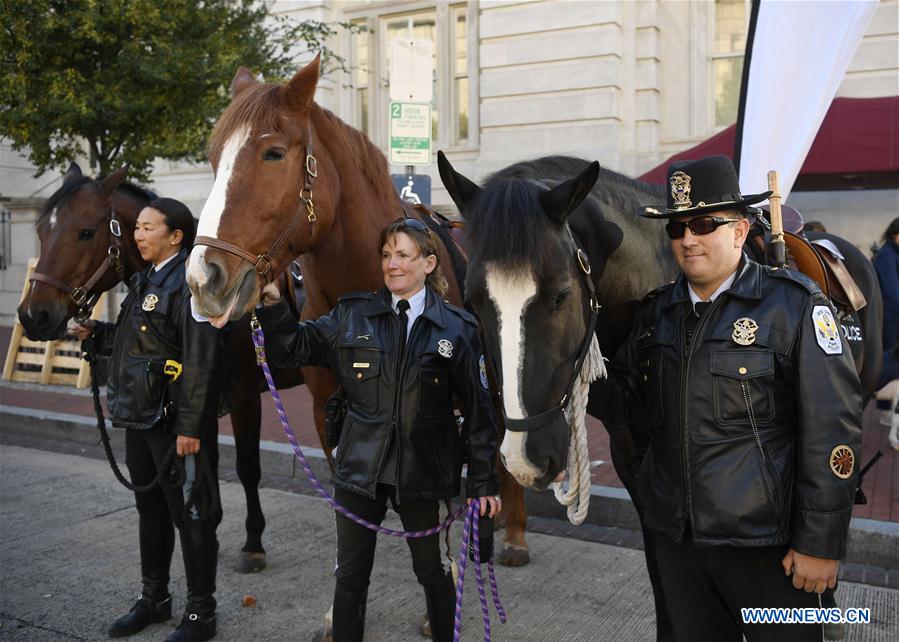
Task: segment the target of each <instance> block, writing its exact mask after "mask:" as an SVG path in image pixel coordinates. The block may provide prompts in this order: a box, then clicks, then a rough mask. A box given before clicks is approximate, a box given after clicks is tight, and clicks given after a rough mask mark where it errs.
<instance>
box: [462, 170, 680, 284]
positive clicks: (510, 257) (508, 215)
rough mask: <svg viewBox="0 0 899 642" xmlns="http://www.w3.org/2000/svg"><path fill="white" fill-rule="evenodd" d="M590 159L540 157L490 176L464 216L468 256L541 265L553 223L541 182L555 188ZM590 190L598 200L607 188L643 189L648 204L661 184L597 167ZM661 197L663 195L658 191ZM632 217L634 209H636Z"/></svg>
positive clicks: (511, 264) (547, 254) (518, 264)
mask: <svg viewBox="0 0 899 642" xmlns="http://www.w3.org/2000/svg"><path fill="white" fill-rule="evenodd" d="M589 164H590V163H589V162H588V161H586V160H584V159H581V158H574V157H571V156H544V157H542V158H537V159H533V160H528V161H523V162H520V163H516V164H514V165H510V166H509V167H506V168H504V169H501V170H499V171H497V172H495V173H494V174H492V175H490V176H489V177H488V178H487V180H486V181H485V182H484V185H483V187H482V189H481V193H480V195H479V196H478V197H477V201H476V203H475V204H474V207H475V215H474V216H467V217H466V223H467V225H468V226H469V228H470V230H469V232H468V234H467V236H468V238H469V241H470V243H471V254H472V257H478V258H479V259H480V260H481V261H492V262H496V263H499V264H500V265H502V266H504V267H506V268H508V269H512V270H522V269H526V268H527V267H528V266H531V265H537V266H542V265H545V264H546V262H547V261H549V259H550V258H551V256H552V247H551V246H550V245H549V244H548V243H547V236H546V229H547V226H549V225H552V222H551V221H550V219H549V218H547V216H546V215H545V214H544V213H543V208H542V207H541V205H540V201H539V194H540V191H541V190H540V189H538V188H539V187H540V185H542V184H545V185H547V186H549V187H554V186H555V185H556V184H558V183H561V182H563V181H565V180H568V179H569V178H573V177H575V176H577V175H578V174H580V173H581V172H583V171H584V170H585V169H587V166H588V165H589ZM599 172H600V173H599V179H598V180H597V181H596V185H595V186H594V187H593V190H592V192H591V194H592V196H593V197H594V198H595V199H597V200H598V201H599V202H601V203H602V202H607V201H608V200H609V196H608V192H609V189H608V188H609V187H623V188H626V189H627V190H629V191H632V192H633V191H637V192H639V193H641V194H645V196H646V198H647V201H646V202H647V204H648V203H651V202H653V200H657V199H659V198H660V194H661V193H662V192H661V191H660V189H659V188H657V187H655V186H652V185H647V184H645V183H641V182H640V181H637V180H634V179H632V178H629V177H627V176H624V175H623V174H619V173H618V172H614V171H612V170H608V169H604V168H600V170H599ZM661 198H664V197H663V196H661ZM634 216H636V214H634Z"/></svg>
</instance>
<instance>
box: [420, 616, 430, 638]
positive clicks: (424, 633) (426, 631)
mask: <svg viewBox="0 0 899 642" xmlns="http://www.w3.org/2000/svg"><path fill="white" fill-rule="evenodd" d="M418 632H419V633H421V637H423V638H429V637H431V620H429V619H428V618H427V617H426V618H425V621H424V622H422V623H421V626H420V627H418Z"/></svg>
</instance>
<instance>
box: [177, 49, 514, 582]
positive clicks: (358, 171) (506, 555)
mask: <svg viewBox="0 0 899 642" xmlns="http://www.w3.org/2000/svg"><path fill="white" fill-rule="evenodd" d="M318 78H319V59H318V58H316V59H315V60H313V61H312V62H311V63H310V64H309V65H307V66H306V67H304V68H302V69H300V70H299V71H298V72H297V73H296V75H295V76H294V77H293V78H292V79H291V80H290V81H289V82H288V83H286V84H283V85H282V84H273V83H260V82H257V81H256V79H255V78H254V77H253V75H252V74H251V73H250V72H249V71H248V70H246V69H244V68H240V69H239V70H238V71H237V74H236V75H235V77H234V79H233V81H232V83H231V95H232V100H231V104H230V105H229V106H228V108H227V109H226V110H225V111H224V113H223V114H222V116H221V117H220V118H219V121H218V122H217V123H216V126H215V129H214V131H213V134H212V137H211V139H210V143H209V159H210V161H211V163H212V166H213V169H214V170H215V183H214V184H213V187H212V191H211V193H210V195H209V198H208V200H207V201H206V205H205V206H204V208H203V212H202V214H201V216H200V224H199V227H198V230H197V233H198V237H197V242H196V244H195V246H194V249H193V251H192V252H191V255H190V258H189V260H188V264H187V282H188V285H189V286H190V288H191V291H192V292H193V295H194V301H195V302H196V304H197V308H198V310H199V311H200V312H201V313H202V314H204V315H206V316H207V317H209V318H210V320H211V321H212V322H213V323H219V324H221V323H224V322H226V321H227V320H228V319H235V318H238V317H240V316H242V315H244V314H246V313H247V312H250V311H251V310H253V309H254V307H255V306H256V304H257V302H258V301H259V296H260V291H261V289H262V288H263V287H264V286H265V285H266V284H267V283H268V282H269V281H270V280H271V279H272V277H273V275H276V274H279V273H281V272H282V271H284V269H285V268H286V267H287V265H288V264H289V263H290V261H291V260H293V259H294V258H295V257H297V256H299V257H300V259H299V261H300V263H301V265H302V269H303V276H304V279H305V286H306V304H305V305H304V307H303V312H302V319H314V318H316V317H318V316H321V315H322V314H325V313H326V312H328V311H330V310H331V309H332V308H333V307H334V306H335V305H336V303H337V300H338V297H340V296H341V295H342V294H343V293H345V292H348V291H353V290H356V291H360V290H361V291H371V290H375V289H378V288H380V287H382V286H383V285H384V282H383V279H382V276H381V267H380V255H379V252H378V248H377V247H376V246H377V241H378V237H379V234H380V232H381V230H382V229H383V228H384V227H385V226H386V225H387V224H388V223H390V222H391V221H393V220H395V219H396V218H398V217H400V216H403V214H404V210H403V206H402V204H401V202H400V200H399V197H398V195H397V193H396V190H395V188H394V186H393V184H392V182H391V180H390V175H389V173H388V168H387V160H386V158H385V157H384V155H383V153H381V151H380V150H379V149H378V148H377V147H375V145H373V144H372V143H371V142H370V141H369V140H368V139H367V138H366V137H365V135H364V134H362V133H361V132H359V131H358V130H356V129H353V128H352V127H350V126H348V125H347V124H345V123H343V122H342V121H341V120H340V119H339V118H337V117H336V116H335V115H334V114H332V113H331V112H329V111H327V110H325V109H323V108H321V107H320V106H319V105H317V104H316V103H315V101H314V96H315V90H316V86H317V83H318ZM439 259H440V261H441V263H442V264H443V265H444V266H450V265H452V264H451V261H450V255H449V253H448V251H447V249H446V247H442V249H441V255H440V257H439ZM445 273H446V276H447V279H448V281H449V284H450V289H449V293H448V299H449V300H450V301H452V302H453V303H456V304H460V303H461V296H460V284H459V282H458V281H457V279H456V278H455V276H454V273H453V270H445ZM303 376H304V378H305V380H306V384H307V385H308V386H309V389H310V391H311V393H312V396H313V399H314V401H315V404H314V406H315V421H316V426H317V428H318V431H319V435H320V436H322V435H323V430H324V405H325V401H326V400H327V398H328V396H329V395H330V394H332V393H333V392H334V390H335V388H336V383H335V379H334V377H333V375H332V373H331V372H330V371H329V370H326V369H322V368H304V369H303ZM322 441H323V442H324V439H323V440H322ZM502 474H503V475H504V473H502ZM501 486H502V493H503V504H504V511H503V513H505V514H506V532H505V538H504V546H503V548H502V551H501V552H500V554H499V559H500V561H503V562H504V563H509V562H512V563H513V564H519V565H520V564H522V563H526V562H527V560H528V550H527V545H526V543H525V540H524V526H525V512H524V501H523V494H522V489H521V488H520V487H518V485H517V484H515V483H514V482H513V481H512V480H511V479H510V478H509V477H508V476H504V479H503V480H502V483H501Z"/></svg>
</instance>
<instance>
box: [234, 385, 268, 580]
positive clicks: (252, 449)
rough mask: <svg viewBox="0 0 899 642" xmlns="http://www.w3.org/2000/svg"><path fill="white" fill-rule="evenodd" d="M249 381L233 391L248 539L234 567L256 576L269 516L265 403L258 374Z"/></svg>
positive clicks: (238, 466)
mask: <svg viewBox="0 0 899 642" xmlns="http://www.w3.org/2000/svg"><path fill="white" fill-rule="evenodd" d="M248 374H249V375H252V376H248V377H246V379H247V381H240V380H235V381H234V387H233V389H232V390H231V394H230V395H229V396H230V400H231V426H232V428H233V430H234V449H235V452H236V459H237V477H238V478H239V479H240V483H241V484H242V485H243V490H244V495H246V498H247V519H246V530H247V539H246V543H245V544H244V546H243V548H242V549H241V552H240V556H239V557H238V559H237V562H236V563H235V565H234V570H235V571H237V572H238V573H255V572H257V571H261V570H262V569H263V568H265V563H266V559H265V549H264V548H263V547H262V532H263V531H264V530H265V516H264V515H263V514H262V504H261V502H260V501H259V481H260V479H261V478H262V467H261V466H260V464H259V430H260V422H261V418H262V404H261V400H260V398H259V393H258V392H256V390H257V389H256V379H255V374H256V373H255V372H253V371H248Z"/></svg>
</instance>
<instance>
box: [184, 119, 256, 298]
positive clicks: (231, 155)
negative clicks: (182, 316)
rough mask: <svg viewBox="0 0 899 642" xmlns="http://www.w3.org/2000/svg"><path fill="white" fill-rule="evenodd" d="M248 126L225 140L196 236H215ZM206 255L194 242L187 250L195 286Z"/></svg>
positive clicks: (201, 282)
mask: <svg viewBox="0 0 899 642" xmlns="http://www.w3.org/2000/svg"><path fill="white" fill-rule="evenodd" d="M250 131H251V130H250V128H249V127H246V126H245V127H241V128H240V129H238V130H237V131H235V132H234V133H233V134H231V137H230V138H229V139H228V141H227V142H226V143H225V146H224V147H223V148H222V155H221V157H220V158H219V167H218V172H216V174H215V182H214V183H213V184H212V191H211V192H209V198H207V199H206V203H205V204H204V205H203V211H202V213H201V214H200V222H199V224H198V225H197V236H210V237H212V238H214V239H215V238H218V231H219V225H220V224H221V222H222V214H223V213H224V212H225V206H226V205H227V203H228V185H229V184H230V183H231V175H232V173H233V171H234V165H235V163H236V162H237V156H238V155H239V154H240V150H241V149H243V146H244V145H245V144H246V142H247V140H248V139H249V138H250ZM205 255H206V246H205V245H195V246H194V247H193V249H192V250H191V252H190V260H189V261H188V264H187V277H188V279H190V280H191V281H192V282H193V283H195V284H196V285H198V286H200V287H202V286H203V285H205V283H206V272H205V270H204V269H203V265H204V263H205V260H204V257H205Z"/></svg>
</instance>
